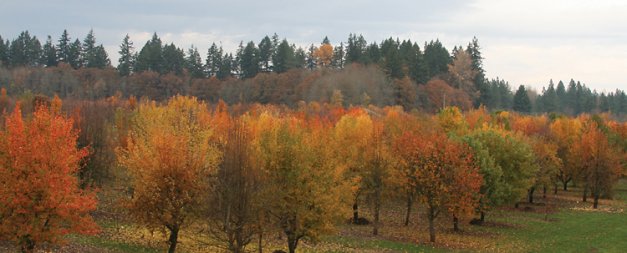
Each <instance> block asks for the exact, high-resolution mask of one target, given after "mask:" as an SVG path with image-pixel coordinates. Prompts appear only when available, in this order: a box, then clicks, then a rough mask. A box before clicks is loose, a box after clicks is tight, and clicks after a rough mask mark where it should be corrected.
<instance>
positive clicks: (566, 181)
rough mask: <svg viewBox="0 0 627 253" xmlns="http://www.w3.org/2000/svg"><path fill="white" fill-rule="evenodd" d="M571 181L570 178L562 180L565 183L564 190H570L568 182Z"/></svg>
mask: <svg viewBox="0 0 627 253" xmlns="http://www.w3.org/2000/svg"><path fill="white" fill-rule="evenodd" d="M569 181H570V180H564V181H562V183H563V184H564V191H568V182H569Z"/></svg>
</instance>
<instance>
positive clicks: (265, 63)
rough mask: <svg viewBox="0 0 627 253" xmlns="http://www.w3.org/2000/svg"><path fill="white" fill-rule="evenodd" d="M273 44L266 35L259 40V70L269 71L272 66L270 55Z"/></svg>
mask: <svg viewBox="0 0 627 253" xmlns="http://www.w3.org/2000/svg"><path fill="white" fill-rule="evenodd" d="M273 50H274V46H273V43H272V40H270V37H268V36H267V35H266V36H265V37H263V39H262V40H261V42H259V62H260V63H261V71H262V72H270V71H271V70H272V69H271V68H272V66H271V65H270V62H271V61H272V55H273V54H274V52H273Z"/></svg>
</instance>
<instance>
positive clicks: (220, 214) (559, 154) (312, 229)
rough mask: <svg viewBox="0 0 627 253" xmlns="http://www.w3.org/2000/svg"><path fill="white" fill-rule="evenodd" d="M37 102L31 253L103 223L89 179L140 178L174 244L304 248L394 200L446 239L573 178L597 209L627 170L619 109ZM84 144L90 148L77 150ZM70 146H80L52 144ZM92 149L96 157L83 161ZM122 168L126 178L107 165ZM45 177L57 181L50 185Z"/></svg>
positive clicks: (15, 144) (14, 216) (15, 222)
mask: <svg viewBox="0 0 627 253" xmlns="http://www.w3.org/2000/svg"><path fill="white" fill-rule="evenodd" d="M3 94H5V95H3V96H2V98H0V100H2V101H8V98H7V97H6V93H3ZM37 101H39V102H37V103H36V104H35V107H34V108H36V109H34V110H35V112H34V114H33V117H32V119H31V120H26V121H23V120H22V112H21V111H20V108H21V107H19V106H16V107H15V109H14V113H13V114H11V115H10V116H8V117H7V118H6V119H5V128H4V130H3V131H2V135H0V137H1V138H0V141H1V143H2V146H1V149H0V152H2V154H3V155H1V156H0V158H2V160H1V162H2V167H0V185H3V187H1V188H0V189H1V190H2V191H1V192H0V194H1V195H2V198H0V201H3V202H2V203H0V207H1V208H0V217H2V219H0V232H2V233H0V236H1V237H3V238H5V239H10V240H13V241H14V242H16V243H17V244H19V245H20V246H21V247H22V249H23V250H24V251H29V250H32V249H34V248H35V246H36V245H38V244H39V243H41V242H55V241H56V240H59V239H61V238H62V235H63V234H65V233H67V232H84V233H93V232H95V231H96V230H95V228H94V227H91V226H87V227H74V226H73V225H72V226H69V227H68V224H74V223H68V222H69V221H66V220H67V219H75V218H77V217H81V219H83V223H79V224H88V225H89V224H92V223H90V222H89V216H88V215H87V213H88V212H89V211H91V210H93V208H94V207H95V201H94V196H93V195H90V194H92V193H90V191H89V190H79V185H83V186H88V185H91V184H92V183H94V182H96V183H102V184H107V182H109V183H111V182H117V183H122V184H123V185H122V186H123V187H126V188H128V190H127V191H125V192H126V195H124V196H122V199H121V200H120V201H121V203H123V204H124V206H125V207H126V208H125V209H126V210H127V211H128V214H129V215H130V217H133V218H134V219H135V221H137V222H139V223H141V224H145V225H146V226H148V227H149V228H151V229H154V230H166V231H168V238H169V239H168V242H169V247H170V250H169V251H170V252H174V251H175V249H176V247H177V241H178V240H177V238H178V236H179V234H180V232H181V231H185V230H186V229H188V228H190V225H191V224H196V226H203V227H205V228H206V229H203V231H206V233H208V234H209V235H210V236H212V237H214V238H215V239H216V240H215V241H216V242H220V245H216V246H219V247H223V248H225V249H227V250H229V251H232V252H243V251H244V249H246V247H248V245H249V244H251V243H252V241H253V239H255V238H257V239H258V242H259V245H258V247H259V248H261V247H262V243H261V242H263V241H264V240H267V235H269V234H274V233H276V232H281V233H283V234H284V235H285V238H286V240H287V245H288V249H289V251H290V252H294V251H295V249H296V247H297V246H298V243H299V241H300V240H302V239H306V238H309V239H314V240H315V239H316V238H318V237H319V236H320V235H323V234H328V233H332V232H333V231H334V228H335V227H336V225H337V224H340V223H342V222H344V221H345V219H346V218H347V217H348V216H349V213H350V210H351V209H352V212H353V218H352V219H351V221H353V222H355V223H358V222H359V221H360V220H361V219H360V218H361V217H360V212H359V211H360V210H361V209H360V208H361V207H363V206H369V207H371V208H372V210H373V214H372V222H373V226H372V227H373V234H375V235H377V234H378V233H380V231H381V230H380V229H381V227H382V224H381V222H380V217H379V216H380V213H381V210H382V209H385V208H388V207H390V206H391V205H393V204H394V203H393V202H392V200H396V201H403V202H406V203H407V205H406V206H407V210H406V214H407V215H406V217H405V224H408V223H409V217H410V213H411V212H412V210H414V209H415V206H416V204H417V203H420V205H422V206H423V207H424V208H425V209H426V215H425V216H426V218H427V221H428V225H429V230H430V236H431V238H430V239H431V241H435V239H436V231H435V225H434V221H435V220H436V219H438V218H442V217H447V218H449V219H451V221H452V224H453V225H454V228H457V227H458V226H459V224H461V222H462V221H467V220H468V219H469V218H471V217H473V216H474V215H478V216H479V217H480V218H479V220H480V221H483V219H484V217H485V213H486V212H488V211H489V210H491V209H492V208H495V207H499V206H502V205H511V204H514V203H516V202H518V201H520V200H521V199H522V198H524V197H525V196H528V198H529V201H530V202H532V201H533V198H532V197H533V194H534V191H535V190H536V189H538V188H543V189H545V192H546V188H550V187H551V186H552V187H554V188H555V190H556V191H557V185H558V183H560V182H561V183H563V184H564V187H566V186H567V184H568V183H569V182H572V181H576V182H577V183H578V184H580V185H583V186H584V188H585V189H586V190H585V192H584V195H583V198H584V201H586V199H585V198H586V196H587V195H588V193H592V195H593V196H594V203H593V206H594V207H595V208H596V207H597V205H598V199H599V198H600V197H602V196H610V194H611V189H612V186H613V184H614V183H615V182H616V180H617V179H618V178H619V176H620V175H621V174H624V173H625V170H624V168H625V159H626V157H625V154H626V152H625V151H626V150H627V143H626V142H625V140H627V138H626V137H627V127H626V125H625V124H624V123H618V122H615V121H612V120H610V119H609V118H608V116H607V115H600V116H587V115H582V116H579V117H577V118H570V117H555V118H549V117H547V116H526V115H518V114H515V113H510V112H506V111H503V112H498V113H489V112H488V111H487V110H486V109H484V108H480V109H477V110H470V111H468V112H466V113H461V111H460V110H459V109H457V108H456V107H447V108H445V109H443V110H441V111H440V112H439V113H437V114H435V115H427V114H418V113H413V114H409V113H406V112H404V111H403V110H402V108H399V107H386V108H378V107H374V106H367V107H352V108H349V109H345V108H344V107H342V106H341V96H334V101H333V102H334V103H333V104H319V103H317V102H311V103H309V104H307V103H304V102H303V103H299V104H298V106H297V107H296V108H297V109H289V108H287V107H282V106H272V105H266V106H262V105H234V106H231V107H229V106H227V105H226V104H225V103H223V102H220V103H218V104H217V105H215V106H211V105H208V104H205V103H204V102H201V101H199V100H198V99H196V98H193V97H183V96H175V97H172V98H170V99H169V100H168V101H167V102H165V103H156V102H152V101H147V100H146V101H142V102H137V101H136V100H135V99H134V98H132V99H130V100H128V101H122V100H120V99H119V98H116V97H112V98H109V99H108V100H106V101H91V102H89V101H83V102H66V103H64V104H65V105H64V106H63V107H64V108H65V109H64V110H65V111H69V112H71V115H73V116H71V118H73V119H74V120H71V119H68V118H67V117H66V116H64V114H63V113H60V111H61V110H60V109H59V108H61V107H62V106H61V103H60V100H59V99H56V98H55V99H54V100H53V101H52V102H46V99H45V98H42V97H39V98H38V99H37ZM2 104H3V106H5V107H4V108H7V107H10V106H11V103H9V102H3V103H2ZM41 104H44V105H45V104H50V106H49V107H47V106H40V105H41ZM32 108H33V107H30V108H29V107H27V106H26V105H25V107H24V109H25V112H27V113H28V112H29V111H31V110H33V109H32ZM57 121H58V122H59V123H54V124H53V123H51V122H57ZM57 124H60V126H59V128H60V129H59V130H54V129H51V128H54V127H56V126H57ZM72 124H74V125H75V126H77V127H78V126H80V127H81V128H82V129H85V131H82V132H80V133H77V132H76V131H75V130H72V128H71V125H72ZM31 125H32V127H31ZM61 126H62V127H61ZM24 129H26V130H24ZM55 129H56V128H55ZM58 131H61V132H63V133H64V134H61V133H57V132H58ZM39 132H41V133H39ZM53 132H54V134H52V133H53ZM55 138H64V139H63V141H61V140H58V139H55ZM77 140H78V142H79V143H78V144H79V145H78V146H79V147H83V146H88V147H89V150H90V151H91V152H90V153H89V154H87V152H86V149H85V148H78V149H77V148H76V142H77ZM61 143H63V145H67V146H68V151H67V152H65V151H64V152H55V154H54V155H51V154H50V153H49V152H45V151H47V150H51V149H54V148H51V147H52V146H59V145H62V144H61ZM64 147H65V146H64ZM70 147H71V148H70ZM55 150H56V149H55ZM86 155H87V156H88V157H89V160H88V161H87V164H92V165H87V166H85V167H82V168H81V167H79V161H80V159H81V158H82V157H84V156H86ZM37 164H47V165H49V166H47V167H42V166H36V165H37ZM115 165H119V166H120V168H122V169H123V171H124V172H123V173H118V174H116V173H110V172H109V171H110V170H114V169H115V168H117V166H115ZM120 175H127V176H128V180H124V178H126V177H122V178H118V177H119V176H120ZM48 177H53V178H54V180H60V181H59V182H58V183H57V181H54V180H53V181H49V182H53V183H49V184H43V183H41V182H43V181H42V180H43V179H42V178H46V180H47V178H48ZM78 177H80V181H79V178H78ZM112 178H117V180H111V179H112ZM120 179H122V180H120ZM47 182H48V181H47ZM68 182H69V183H68ZM80 182H82V184H79V183H80ZM4 186H7V187H4ZM9 186H10V187H9ZM75 200H76V201H77V202H72V201H75ZM38 206H43V207H38ZM30 208H33V209H32V210H31V209H30ZM41 217H48V218H46V220H41ZM33 219H35V220H36V221H37V222H34V221H33ZM48 220H50V221H48ZM85 222H86V223H85Z"/></svg>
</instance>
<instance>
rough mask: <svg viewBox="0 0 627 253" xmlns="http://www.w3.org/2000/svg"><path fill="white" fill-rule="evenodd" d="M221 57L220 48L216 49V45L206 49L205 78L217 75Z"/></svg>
mask: <svg viewBox="0 0 627 253" xmlns="http://www.w3.org/2000/svg"><path fill="white" fill-rule="evenodd" d="M222 55H223V50H222V47H219V48H218V46H217V45H216V43H211V46H210V47H209V49H207V60H206V61H205V70H206V71H207V76H209V77H212V76H217V75H218V72H219V71H220V66H221V65H222Z"/></svg>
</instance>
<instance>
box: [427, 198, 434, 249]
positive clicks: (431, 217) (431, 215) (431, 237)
mask: <svg viewBox="0 0 627 253" xmlns="http://www.w3.org/2000/svg"><path fill="white" fill-rule="evenodd" d="M428 216H429V240H430V241H431V242H435V224H434V220H435V212H434V210H433V208H431V207H430V208H429V215H428Z"/></svg>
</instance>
